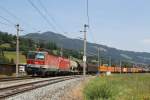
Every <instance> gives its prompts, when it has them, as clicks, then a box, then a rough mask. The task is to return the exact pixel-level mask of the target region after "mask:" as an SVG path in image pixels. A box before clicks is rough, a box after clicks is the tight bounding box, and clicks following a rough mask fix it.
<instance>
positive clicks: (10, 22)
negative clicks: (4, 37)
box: [0, 15, 15, 26]
mask: <svg viewBox="0 0 150 100" xmlns="http://www.w3.org/2000/svg"><path fill="white" fill-rule="evenodd" d="M0 18H2V19H3V20H5V21H7V22H8V23H9V24H11V25H13V26H15V23H13V22H12V21H10V20H9V19H7V18H5V17H3V16H1V15H0Z"/></svg>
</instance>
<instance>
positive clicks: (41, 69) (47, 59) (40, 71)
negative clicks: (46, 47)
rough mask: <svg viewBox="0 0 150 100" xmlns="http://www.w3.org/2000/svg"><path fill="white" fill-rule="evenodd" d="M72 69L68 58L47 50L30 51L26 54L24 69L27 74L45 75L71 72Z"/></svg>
mask: <svg viewBox="0 0 150 100" xmlns="http://www.w3.org/2000/svg"><path fill="white" fill-rule="evenodd" d="M72 69H74V68H72V66H70V60H69V59H67V58H63V57H59V56H54V55H51V54H49V53H48V52H42V51H30V52H29V53H28V56H27V67H26V71H27V74H29V75H40V76H47V75H51V74H53V75H54V74H58V73H67V72H71V70H72Z"/></svg>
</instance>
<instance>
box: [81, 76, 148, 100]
mask: <svg viewBox="0 0 150 100" xmlns="http://www.w3.org/2000/svg"><path fill="white" fill-rule="evenodd" d="M83 93H84V95H85V100H150V74H123V75H112V76H105V77H96V78H94V79H92V80H91V81H90V82H89V83H88V84H87V85H86V86H85V88H84V91H83Z"/></svg>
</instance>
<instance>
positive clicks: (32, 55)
mask: <svg viewBox="0 0 150 100" xmlns="http://www.w3.org/2000/svg"><path fill="white" fill-rule="evenodd" d="M27 58H28V59H35V52H29V53H28V55H27Z"/></svg>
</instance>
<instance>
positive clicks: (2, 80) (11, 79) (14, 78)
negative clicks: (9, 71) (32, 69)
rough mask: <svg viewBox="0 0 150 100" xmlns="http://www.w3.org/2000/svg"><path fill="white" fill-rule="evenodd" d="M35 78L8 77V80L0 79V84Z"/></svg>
mask: <svg viewBox="0 0 150 100" xmlns="http://www.w3.org/2000/svg"><path fill="white" fill-rule="evenodd" d="M33 78H35V77H30V76H25V77H8V78H0V82H5V81H15V80H25V79H33Z"/></svg>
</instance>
